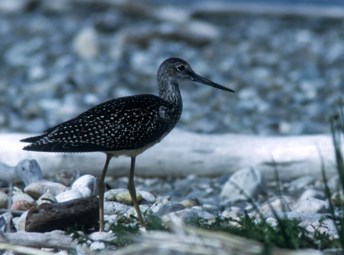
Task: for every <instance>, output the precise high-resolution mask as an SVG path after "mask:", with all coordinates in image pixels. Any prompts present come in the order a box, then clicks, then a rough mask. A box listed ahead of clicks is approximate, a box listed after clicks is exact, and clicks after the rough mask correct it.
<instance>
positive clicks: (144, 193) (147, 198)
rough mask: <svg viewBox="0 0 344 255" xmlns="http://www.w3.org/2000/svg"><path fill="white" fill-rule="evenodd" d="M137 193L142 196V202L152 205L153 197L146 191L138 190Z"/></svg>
mask: <svg viewBox="0 0 344 255" xmlns="http://www.w3.org/2000/svg"><path fill="white" fill-rule="evenodd" d="M138 193H139V194H140V195H141V196H142V198H143V200H145V201H147V202H149V203H154V202H155V196H154V195H153V194H152V193H150V192H148V191H144V190H140V191H138Z"/></svg>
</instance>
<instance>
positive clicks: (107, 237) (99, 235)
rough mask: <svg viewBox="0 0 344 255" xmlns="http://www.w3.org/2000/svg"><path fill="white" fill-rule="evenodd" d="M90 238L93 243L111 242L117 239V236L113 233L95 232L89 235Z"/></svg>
mask: <svg viewBox="0 0 344 255" xmlns="http://www.w3.org/2000/svg"><path fill="white" fill-rule="evenodd" d="M88 238H89V239H91V240H92V241H105V242H111V241H113V240H114V239H115V238H116V235H115V234H114V233H112V232H99V231H97V232H93V233H91V234H89V235H88Z"/></svg>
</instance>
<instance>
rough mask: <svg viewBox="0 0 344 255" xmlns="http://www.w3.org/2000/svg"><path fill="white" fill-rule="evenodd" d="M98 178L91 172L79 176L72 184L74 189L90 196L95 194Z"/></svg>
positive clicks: (84, 195)
mask: <svg viewBox="0 0 344 255" xmlns="http://www.w3.org/2000/svg"><path fill="white" fill-rule="evenodd" d="M96 184H97V179H96V178H95V177H94V176H93V175H90V174H85V175H83V176H81V177H79V178H78V179H77V180H76V181H75V182H74V183H73V185H72V190H74V191H78V192H79V193H80V194H81V195H82V197H89V196H91V195H93V194H94V192H95V188H96Z"/></svg>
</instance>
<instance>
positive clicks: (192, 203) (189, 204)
mask: <svg viewBox="0 0 344 255" xmlns="http://www.w3.org/2000/svg"><path fill="white" fill-rule="evenodd" d="M180 204H182V205H183V206H184V207H185V208H192V207H194V206H198V205H199V203H198V201H197V200H195V199H190V198H188V199H184V200H183V201H181V202H180Z"/></svg>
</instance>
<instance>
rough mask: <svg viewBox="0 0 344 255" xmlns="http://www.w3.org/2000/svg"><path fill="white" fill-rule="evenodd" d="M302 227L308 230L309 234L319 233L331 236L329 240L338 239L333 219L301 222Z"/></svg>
mask: <svg viewBox="0 0 344 255" xmlns="http://www.w3.org/2000/svg"><path fill="white" fill-rule="evenodd" d="M299 226H300V227H303V228H304V229H306V230H307V231H308V232H309V233H315V232H316V233H319V234H324V235H329V238H333V239H338V232H337V228H336V225H335V224H334V222H333V220H332V219H324V220H317V221H309V220H304V221H302V222H300V224H299Z"/></svg>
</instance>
